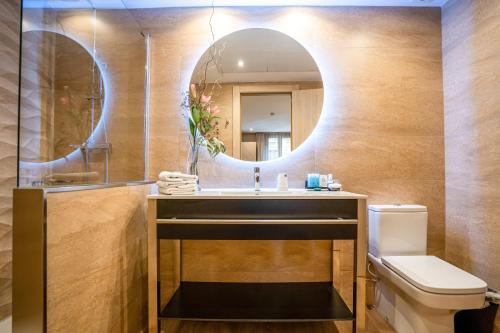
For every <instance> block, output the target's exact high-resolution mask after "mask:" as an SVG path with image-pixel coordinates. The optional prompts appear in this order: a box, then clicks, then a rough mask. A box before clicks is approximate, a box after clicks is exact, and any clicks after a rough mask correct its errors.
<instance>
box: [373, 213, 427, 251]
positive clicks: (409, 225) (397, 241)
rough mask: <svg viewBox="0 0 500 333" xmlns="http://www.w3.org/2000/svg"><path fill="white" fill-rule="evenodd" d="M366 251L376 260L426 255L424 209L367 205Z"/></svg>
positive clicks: (425, 219) (425, 216) (425, 217)
mask: <svg viewBox="0 0 500 333" xmlns="http://www.w3.org/2000/svg"><path fill="white" fill-rule="evenodd" d="M368 229H369V230H368V232H369V241H368V251H369V252H370V253H371V254H372V255H374V256H375V257H377V258H380V257H383V256H394V255H425V254H427V207H425V206H420V205H369V206H368Z"/></svg>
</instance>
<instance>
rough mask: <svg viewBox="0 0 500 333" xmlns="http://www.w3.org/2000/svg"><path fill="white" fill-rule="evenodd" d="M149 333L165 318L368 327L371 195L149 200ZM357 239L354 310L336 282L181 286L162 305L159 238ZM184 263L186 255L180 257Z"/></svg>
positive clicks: (179, 282)
mask: <svg viewBox="0 0 500 333" xmlns="http://www.w3.org/2000/svg"><path fill="white" fill-rule="evenodd" d="M148 209H149V225H148V242H149V244H148V266H149V268H148V270H149V329H150V332H156V331H158V328H159V327H160V324H161V320H164V319H176V320H202V321H210V320H212V321H332V320H352V321H353V331H355V330H356V327H357V328H358V329H360V328H363V327H364V321H365V320H364V297H365V295H364V294H365V288H364V283H365V275H364V274H365V265H366V242H367V240H366V197H365V196H362V195H357V194H352V193H338V194H336V195H321V196H319V195H318V196H315V195H310V194H308V195H303V196H300V195H293V196H292V195H290V196H286V197H276V196H265V195H264V196H256V195H254V194H251V195H250V194H249V195H248V196H235V197H227V196H224V195H221V196H213V195H211V196H206V197H204V196H203V195H196V196H191V197H173V196H161V195H153V196H150V198H149V208H148ZM162 239H169V240H178V241H179V242H181V241H182V240H336V239H339V240H353V241H354V256H353V261H354V266H353V267H355V269H354V274H353V275H354V276H353V285H354V287H353V300H354V302H353V303H354V304H353V309H352V311H351V309H349V307H348V306H347V305H346V303H345V302H344V300H343V299H342V297H341V296H340V295H339V293H338V292H337V290H336V288H335V286H334V285H333V283H332V282H331V281H329V282H299V283H297V282H286V283H262V282H259V283H247V282H244V283H234V282H232V283H226V282H190V281H182V278H181V275H180V267H178V270H179V272H178V273H176V274H173V276H176V278H175V280H176V281H174V283H175V285H176V286H177V289H176V291H175V292H174V293H173V296H172V297H171V298H170V300H169V301H168V302H167V304H160V301H159V300H160V299H161V297H160V291H161V284H160V279H159V271H158V263H159V256H158V254H159V253H160V252H159V240H162ZM178 256H179V258H178V260H177V263H178V265H179V266H180V262H181V260H182V255H181V254H180V253H179V254H178Z"/></svg>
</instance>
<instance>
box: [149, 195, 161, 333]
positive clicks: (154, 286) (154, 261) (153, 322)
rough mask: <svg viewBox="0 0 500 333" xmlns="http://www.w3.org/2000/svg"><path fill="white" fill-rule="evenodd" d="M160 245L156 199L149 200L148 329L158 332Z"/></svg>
mask: <svg viewBox="0 0 500 333" xmlns="http://www.w3.org/2000/svg"><path fill="white" fill-rule="evenodd" d="M158 246H159V242H158V240H157V239H156V200H152V199H150V200H149V202H148V331H149V333H157V332H158V331H159V329H160V323H159V321H158V304H159V298H158V292H159V289H158V287H159V286H158V284H159V279H158V266H157V265H158Z"/></svg>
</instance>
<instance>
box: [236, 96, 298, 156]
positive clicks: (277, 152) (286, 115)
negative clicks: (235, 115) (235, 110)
mask: <svg viewBox="0 0 500 333" xmlns="http://www.w3.org/2000/svg"><path fill="white" fill-rule="evenodd" d="M291 124H292V95H291V94H290V93H248V94H241V159H242V160H245V161H268V160H272V159H275V158H279V157H283V156H286V155H288V154H289V153H290V152H291V147H292V144H291V140H292V138H291V135H290V133H291V129H292V128H291Z"/></svg>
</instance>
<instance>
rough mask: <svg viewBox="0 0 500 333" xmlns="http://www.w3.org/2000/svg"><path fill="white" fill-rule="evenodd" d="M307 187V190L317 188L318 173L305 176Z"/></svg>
mask: <svg viewBox="0 0 500 333" xmlns="http://www.w3.org/2000/svg"><path fill="white" fill-rule="evenodd" d="M307 187H308V188H315V187H319V173H309V174H307Z"/></svg>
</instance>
